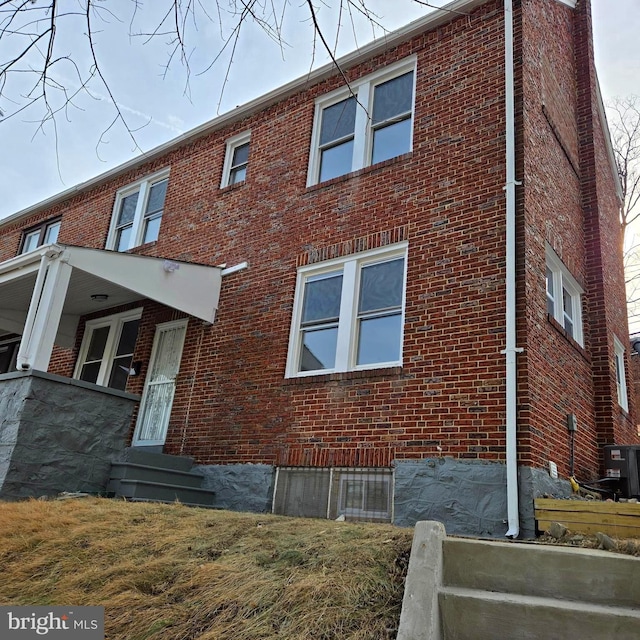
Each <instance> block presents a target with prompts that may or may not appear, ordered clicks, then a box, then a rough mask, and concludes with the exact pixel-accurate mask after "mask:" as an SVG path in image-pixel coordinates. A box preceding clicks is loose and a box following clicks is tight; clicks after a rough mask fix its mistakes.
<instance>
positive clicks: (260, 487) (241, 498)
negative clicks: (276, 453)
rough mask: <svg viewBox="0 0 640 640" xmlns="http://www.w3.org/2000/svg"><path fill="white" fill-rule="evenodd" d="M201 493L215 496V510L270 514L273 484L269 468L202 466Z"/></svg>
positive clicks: (273, 475) (259, 465)
mask: <svg viewBox="0 0 640 640" xmlns="http://www.w3.org/2000/svg"><path fill="white" fill-rule="evenodd" d="M195 470H197V471H198V472H199V473H202V474H203V475H204V478H205V479H204V480H203V482H202V488H203V489H209V490H211V491H215V492H216V506H217V507H219V508H220V509H229V510H230V511H250V512H253V513H270V512H271V500H272V498H273V484H274V480H275V472H274V468H273V467H272V466H271V465H269V464H228V465H202V466H199V467H195Z"/></svg>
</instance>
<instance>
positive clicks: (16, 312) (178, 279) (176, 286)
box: [0, 244, 222, 370]
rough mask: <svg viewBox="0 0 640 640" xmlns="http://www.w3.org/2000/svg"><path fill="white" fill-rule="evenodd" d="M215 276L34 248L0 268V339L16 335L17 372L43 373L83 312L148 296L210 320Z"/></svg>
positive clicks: (122, 256)
mask: <svg viewBox="0 0 640 640" xmlns="http://www.w3.org/2000/svg"><path fill="white" fill-rule="evenodd" d="M221 272H222V269H221V268H220V267H209V266H205V265H197V264H192V263H188V262H179V261H173V260H164V259H162V258H152V257H148V256H139V255H134V254H128V253H118V252H115V251H104V250H101V249H87V248H85V247H74V246H69V245H61V244H52V245H48V246H45V247H40V248H39V249H37V250H36V251H32V252H30V253H28V254H25V255H21V256H17V257H15V258H12V259H10V260H7V261H5V262H2V263H0V335H1V334H2V333H3V332H4V333H17V334H21V335H22V344H21V347H20V352H19V354H18V366H19V367H20V368H22V369H27V368H34V369H40V370H46V366H48V362H49V358H50V356H51V349H52V348H53V344H58V345H60V346H64V347H69V346H72V345H73V343H74V340H75V334H76V329H77V326H78V321H79V319H80V317H81V316H83V315H87V314H89V313H94V312H96V311H101V310H103V309H108V308H111V307H115V306H118V305H122V304H126V303H129V302H135V301H136V300H141V299H143V298H149V299H151V300H155V301H156V302H160V303H161V304H164V305H167V306H169V307H172V308H174V309H178V310H180V311H183V312H185V313H188V314H190V315H192V316H195V317H196V318H200V319H202V320H205V321H207V322H213V321H214V319H215V314H216V310H217V308H218V300H219V298H220V285H221V280H222V277H221ZM96 295H98V296H100V298H99V299H95V298H92V296H96ZM102 296H107V297H106V299H105V298H103V297H102ZM53 325H55V326H53ZM47 334H48V335H47ZM43 341H44V342H43ZM49 342H50V343H51V346H50V347H48V346H47V343H49ZM29 343H30V346H29ZM46 351H48V354H47V353H45V352H46ZM44 364H46V366H44V368H43V365H44Z"/></svg>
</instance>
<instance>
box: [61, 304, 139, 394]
mask: <svg viewBox="0 0 640 640" xmlns="http://www.w3.org/2000/svg"><path fill="white" fill-rule="evenodd" d="M141 316H142V309H134V310H132V311H125V312H123V313H117V314H115V315H112V316H107V317H106V318H100V319H98V320H90V321H88V322H87V323H86V325H85V332H84V337H83V340H82V345H81V347H80V354H79V356H78V362H77V364H76V370H75V373H74V375H73V377H74V378H76V379H77V380H84V381H85V382H92V383H94V384H98V385H101V386H103V387H110V388H112V389H119V390H120V391H124V390H125V388H126V386H127V380H128V378H129V375H131V373H132V368H131V367H132V360H133V351H134V348H135V345H136V340H137V338H138V327H139V325H140V317H141Z"/></svg>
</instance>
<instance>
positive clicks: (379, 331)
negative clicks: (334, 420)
mask: <svg viewBox="0 0 640 640" xmlns="http://www.w3.org/2000/svg"><path fill="white" fill-rule="evenodd" d="M406 263H407V243H401V244H397V245H393V246H390V247H384V248H382V249H374V250H371V251H367V252H363V253H359V254H353V255H350V256H347V257H345V258H340V259H336V260H330V261H327V262H323V263H320V264H314V265H309V266H306V267H301V268H300V269H299V270H298V279H297V283H296V293H295V303H294V311H293V318H292V322H291V332H290V337H289V353H288V357H287V371H286V375H287V377H296V376H304V375H313V374H318V373H332V372H338V371H352V370H356V369H374V368H380V367H393V366H399V365H401V364H402V337H403V326H404V303H405V282H406Z"/></svg>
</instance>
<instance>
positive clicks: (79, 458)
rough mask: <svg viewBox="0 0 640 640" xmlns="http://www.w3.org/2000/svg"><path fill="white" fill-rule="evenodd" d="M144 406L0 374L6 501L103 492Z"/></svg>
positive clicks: (0, 478)
mask: <svg viewBox="0 0 640 640" xmlns="http://www.w3.org/2000/svg"><path fill="white" fill-rule="evenodd" d="M138 400H139V398H138V396H133V395H131V394H127V393H122V392H119V391H114V390H111V389H107V388H105V387H98V386H96V385H92V384H87V383H84V382H79V381H77V380H70V379H69V378H63V377H60V376H55V375H51V374H48V373H42V372H39V371H32V372H26V373H22V372H16V373H8V374H3V375H0V498H2V499H5V500H15V499H20V498H27V497H38V496H42V495H55V494H57V493H60V492H61V491H86V492H89V493H100V492H102V491H104V489H105V487H106V484H107V480H108V477H109V469H110V466H111V462H112V461H113V460H115V459H117V458H118V457H119V456H120V455H121V453H122V451H123V449H124V447H125V445H126V439H127V437H128V434H129V428H130V425H131V416H132V414H133V410H134V408H135V406H136V403H137V402H138Z"/></svg>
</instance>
